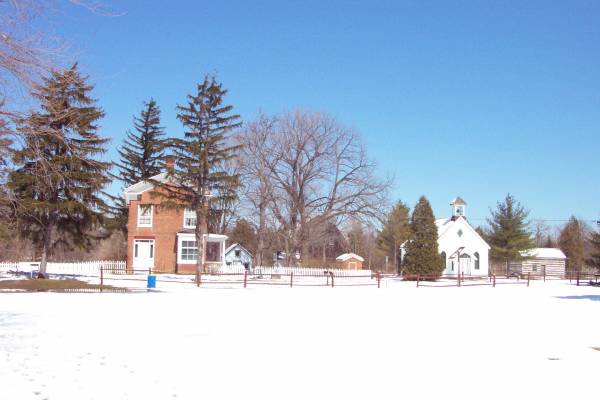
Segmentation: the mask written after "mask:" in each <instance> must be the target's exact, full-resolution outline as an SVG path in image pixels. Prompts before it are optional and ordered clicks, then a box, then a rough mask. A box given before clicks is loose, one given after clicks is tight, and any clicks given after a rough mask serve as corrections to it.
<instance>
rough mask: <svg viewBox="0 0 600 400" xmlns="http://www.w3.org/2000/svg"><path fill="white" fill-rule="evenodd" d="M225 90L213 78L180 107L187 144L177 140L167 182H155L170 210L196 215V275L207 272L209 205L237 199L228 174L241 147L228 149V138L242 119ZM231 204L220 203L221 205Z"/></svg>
mask: <svg viewBox="0 0 600 400" xmlns="http://www.w3.org/2000/svg"><path fill="white" fill-rule="evenodd" d="M226 94H227V90H225V89H223V88H222V85H221V84H219V83H217V81H216V80H215V78H214V77H209V76H206V77H205V78H204V81H203V82H202V83H201V84H198V85H197V89H196V93H195V94H193V95H188V101H187V104H185V105H179V106H177V110H178V111H179V113H178V115H177V118H178V119H179V120H180V121H181V123H182V124H183V126H184V128H185V132H184V134H185V137H184V138H183V139H173V142H172V151H173V155H174V159H175V162H174V165H173V168H172V169H169V170H168V173H167V174H168V175H167V178H168V179H167V182H166V183H162V182H158V181H157V182H155V184H156V185H157V187H159V188H161V189H162V190H161V191H157V192H155V193H156V194H157V195H159V196H163V197H165V198H166V201H165V202H163V205H164V206H166V207H177V208H188V209H191V210H193V211H194V212H195V213H196V218H197V219H196V221H197V223H196V231H195V234H196V242H197V246H198V261H197V267H198V270H200V271H201V270H203V269H204V266H203V265H202V260H203V256H202V255H203V254H204V243H203V241H202V238H203V235H204V234H206V233H208V232H207V223H208V220H209V218H211V216H210V215H209V212H210V206H209V199H210V197H211V196H213V195H214V194H215V193H221V196H222V197H228V198H234V197H235V196H236V193H235V192H234V191H232V190H225V188H227V187H228V188H231V187H232V186H234V185H236V184H237V182H238V180H239V176H238V175H237V174H230V173H228V172H227V169H226V166H227V162H228V161H229V160H232V159H234V158H235V157H236V156H237V152H238V150H239V146H232V145H229V144H228V143H229V140H228V139H229V138H228V134H229V133H230V132H231V131H232V130H233V129H235V128H237V127H239V126H240V125H241V122H240V116H239V115H236V114H231V112H232V110H233V107H232V106H230V105H224V104H223V99H224V97H225V95H226ZM227 200H228V199H219V202H220V203H222V202H224V201H227Z"/></svg>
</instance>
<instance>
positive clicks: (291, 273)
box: [290, 271, 294, 287]
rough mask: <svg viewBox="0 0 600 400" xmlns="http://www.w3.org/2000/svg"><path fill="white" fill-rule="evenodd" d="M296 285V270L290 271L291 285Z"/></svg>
mask: <svg viewBox="0 0 600 400" xmlns="http://www.w3.org/2000/svg"><path fill="white" fill-rule="evenodd" d="M292 286H294V271H292V272H290V287H292Z"/></svg>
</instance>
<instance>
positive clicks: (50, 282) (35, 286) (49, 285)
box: [0, 279, 115, 292]
mask: <svg viewBox="0 0 600 400" xmlns="http://www.w3.org/2000/svg"><path fill="white" fill-rule="evenodd" d="M102 289H104V290H111V289H115V288H114V287H112V286H107V285H104V286H102ZM0 290H24V291H28V292H48V291H71V290H72V291H75V290H90V291H92V290H100V285H93V284H90V283H86V282H82V281H78V280H74V279H18V280H5V281H0Z"/></svg>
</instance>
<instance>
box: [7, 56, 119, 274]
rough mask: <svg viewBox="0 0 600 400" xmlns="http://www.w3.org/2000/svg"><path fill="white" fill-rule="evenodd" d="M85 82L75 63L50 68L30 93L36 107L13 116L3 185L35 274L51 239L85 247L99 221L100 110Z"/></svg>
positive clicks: (103, 167) (105, 166) (102, 178)
mask: <svg viewBox="0 0 600 400" xmlns="http://www.w3.org/2000/svg"><path fill="white" fill-rule="evenodd" d="M86 81H87V77H84V76H82V75H81V74H80V73H79V71H78V70H77V64H75V65H73V67H71V68H70V69H67V70H62V71H53V72H52V74H51V76H50V77H48V78H45V79H44V80H43V83H42V84H41V85H39V86H36V88H35V90H34V92H33V96H34V97H35V98H36V99H38V100H39V102H40V104H41V110H40V111H38V112H33V113H31V114H30V115H28V116H27V117H26V118H23V119H20V120H18V121H16V124H17V129H18V131H19V132H20V134H21V136H22V137H23V138H24V144H23V147H22V148H20V149H19V150H17V151H15V153H14V163H15V165H16V167H17V168H16V170H14V171H13V172H12V173H11V174H10V176H9V188H10V189H11V190H12V192H13V193H14V196H15V200H16V201H15V204H16V207H17V208H16V213H17V216H18V219H19V229H20V231H21V233H22V234H23V235H24V236H26V237H29V238H30V239H32V241H33V242H34V243H35V244H37V245H39V247H40V249H41V265H40V273H41V275H44V274H45V271H46V263H47V261H48V256H49V254H50V253H51V251H52V249H53V248H54V246H55V245H56V244H58V243H61V244H63V245H69V246H72V245H76V246H79V247H83V248H87V247H89V246H90V245H91V244H92V243H93V240H94V239H97V236H94V235H92V234H91V233H90V232H91V231H92V230H93V229H94V228H97V227H98V226H99V225H100V224H101V223H102V221H103V216H102V212H101V210H102V209H103V208H104V207H106V204H105V202H104V200H103V198H102V197H101V195H102V190H103V188H104V187H105V186H106V185H107V184H108V183H109V182H110V179H109V177H108V170H109V168H110V164H109V163H107V162H103V161H100V160H99V156H100V155H102V154H103V153H105V151H106V149H105V145H106V143H107V142H108V139H105V138H102V137H101V136H99V135H98V133H97V131H98V125H97V123H98V121H99V120H100V119H101V118H102V117H103V116H104V112H103V111H102V109H101V108H99V107H97V106H96V105H95V102H96V101H95V100H94V99H92V98H91V97H90V91H91V90H92V89H93V86H92V85H90V84H88V83H87V82H86Z"/></svg>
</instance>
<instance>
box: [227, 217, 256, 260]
mask: <svg viewBox="0 0 600 400" xmlns="http://www.w3.org/2000/svg"><path fill="white" fill-rule="evenodd" d="M229 241H230V243H231V244H234V243H239V244H241V245H242V246H244V247H245V248H246V250H248V251H249V252H251V253H252V254H254V252H255V251H256V244H257V243H256V242H257V237H256V231H255V230H254V227H253V226H252V225H250V223H249V222H248V221H246V220H245V219H243V218H242V219H238V220H237V221H236V223H235V226H234V227H233V230H232V231H231V235H229Z"/></svg>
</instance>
